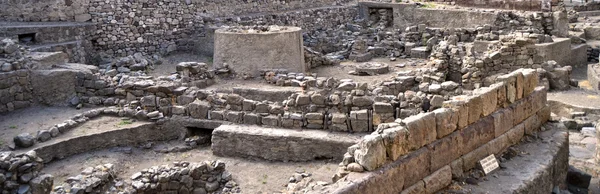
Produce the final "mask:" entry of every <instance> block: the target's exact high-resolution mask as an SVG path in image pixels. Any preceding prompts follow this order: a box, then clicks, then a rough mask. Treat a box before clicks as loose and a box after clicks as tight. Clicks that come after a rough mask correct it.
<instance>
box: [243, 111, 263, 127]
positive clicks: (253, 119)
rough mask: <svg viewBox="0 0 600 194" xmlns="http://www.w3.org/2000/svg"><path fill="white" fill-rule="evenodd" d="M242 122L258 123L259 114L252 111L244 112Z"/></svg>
mask: <svg viewBox="0 0 600 194" xmlns="http://www.w3.org/2000/svg"><path fill="white" fill-rule="evenodd" d="M244 124H248V125H258V124H260V116H259V115H257V114H254V113H246V114H244Z"/></svg>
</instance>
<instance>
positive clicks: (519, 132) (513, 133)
mask: <svg viewBox="0 0 600 194" xmlns="http://www.w3.org/2000/svg"><path fill="white" fill-rule="evenodd" d="M524 135H525V124H523V123H521V124H519V125H516V126H514V127H513V128H512V129H510V130H509V131H508V132H506V136H508V142H509V143H510V144H511V145H515V144H517V143H519V142H520V141H521V138H523V136H524Z"/></svg>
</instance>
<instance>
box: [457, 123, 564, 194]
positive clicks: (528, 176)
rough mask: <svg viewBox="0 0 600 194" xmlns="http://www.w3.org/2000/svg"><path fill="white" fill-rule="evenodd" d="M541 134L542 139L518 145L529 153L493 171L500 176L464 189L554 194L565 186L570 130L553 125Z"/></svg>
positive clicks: (471, 190)
mask: <svg viewBox="0 0 600 194" xmlns="http://www.w3.org/2000/svg"><path fill="white" fill-rule="evenodd" d="M539 135H540V137H541V138H542V139H543V140H536V141H534V142H532V143H527V144H522V145H518V146H517V149H518V150H526V151H527V152H528V153H530V154H528V155H523V156H522V157H515V158H513V159H512V160H509V161H507V162H506V163H505V164H504V166H505V167H507V168H506V169H502V170H499V171H497V172H495V173H493V175H495V176H497V177H498V178H497V179H495V180H494V181H484V182H480V183H479V184H478V185H477V186H472V185H466V186H465V187H464V189H465V190H469V191H470V192H473V193H551V192H552V189H553V188H554V187H555V186H564V183H565V180H566V174H567V168H568V157H569V148H568V147H569V146H568V144H569V143H568V135H567V132H563V131H560V129H556V128H554V129H553V130H549V131H545V132H541V133H540V134H539ZM498 185H502V186H501V187H499V186H498Z"/></svg>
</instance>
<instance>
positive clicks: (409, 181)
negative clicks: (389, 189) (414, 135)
mask: <svg viewBox="0 0 600 194" xmlns="http://www.w3.org/2000/svg"><path fill="white" fill-rule="evenodd" d="M429 160H430V152H429V149H427V148H426V147H425V148H421V149H419V150H416V151H414V152H411V153H410V154H408V155H407V156H406V157H405V158H402V164H403V165H404V169H410V170H406V173H405V174H404V185H413V184H415V183H417V182H419V181H421V179H423V178H425V176H427V175H429V173H430V172H431V171H430V166H429Z"/></svg>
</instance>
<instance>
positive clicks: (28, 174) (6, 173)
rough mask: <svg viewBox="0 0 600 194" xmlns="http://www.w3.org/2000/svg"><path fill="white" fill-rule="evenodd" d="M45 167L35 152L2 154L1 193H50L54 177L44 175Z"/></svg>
mask: <svg viewBox="0 0 600 194" xmlns="http://www.w3.org/2000/svg"><path fill="white" fill-rule="evenodd" d="M43 167H44V164H42V163H41V159H40V158H39V157H38V156H37V154H36V152H35V151H29V152H26V153H23V154H15V153H13V152H0V192H2V193H50V191H52V182H53V180H54V177H52V175H49V174H42V173H41V172H40V171H41V170H42V168H43Z"/></svg>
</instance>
